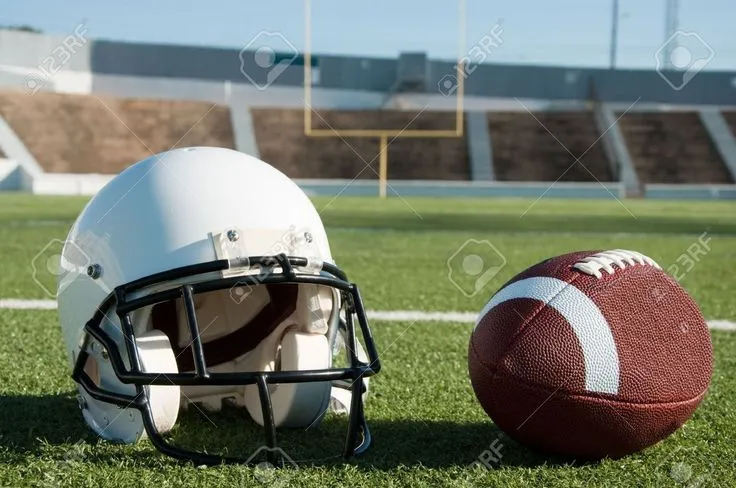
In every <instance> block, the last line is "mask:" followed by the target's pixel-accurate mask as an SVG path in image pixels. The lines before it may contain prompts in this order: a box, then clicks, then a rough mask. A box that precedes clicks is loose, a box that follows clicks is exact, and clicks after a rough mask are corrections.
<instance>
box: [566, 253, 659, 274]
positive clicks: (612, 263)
mask: <svg viewBox="0 0 736 488" xmlns="http://www.w3.org/2000/svg"><path fill="white" fill-rule="evenodd" d="M636 264H646V265H649V266H654V267H655V268H657V269H662V268H661V267H660V266H659V265H658V264H657V263H656V262H655V261H654V260H653V259H652V258H650V257H648V256H645V255H643V254H642V253H639V252H636V251H627V250H626V249H614V250H612V251H603V252H599V253H598V254H593V255H592V256H588V257H587V258H585V259H583V260H582V261H579V262H577V263H575V264H573V266H572V267H573V268H574V269H576V270H578V271H580V272H583V273H586V274H589V275H593V276H595V277H596V278H601V277H602V276H603V273H602V272H601V271H606V272H607V273H608V274H609V275H610V274H613V272H614V271H615V270H616V268H615V267H617V268H618V269H624V268H625V267H626V266H627V265H628V266H634V265H636Z"/></svg>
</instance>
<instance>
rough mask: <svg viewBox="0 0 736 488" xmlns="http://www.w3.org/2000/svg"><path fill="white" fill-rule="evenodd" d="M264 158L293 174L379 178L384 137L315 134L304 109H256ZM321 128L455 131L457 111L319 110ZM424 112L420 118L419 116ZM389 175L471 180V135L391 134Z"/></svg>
mask: <svg viewBox="0 0 736 488" xmlns="http://www.w3.org/2000/svg"><path fill="white" fill-rule="evenodd" d="M252 112H253V126H254V129H255V134H256V141H257V143H258V148H259V150H260V154H261V157H262V158H263V159H264V160H265V161H268V162H269V163H271V164H273V165H274V166H276V167H277V168H279V169H280V170H282V171H284V172H285V173H286V174H287V175H288V176H290V177H292V178H339V179H353V178H356V179H376V178H377V176H376V175H377V174H378V165H379V161H378V159H379V139H378V138H363V137H347V138H341V137H309V136H306V135H305V134H304V111H303V110H300V109H271V108H257V109H255V108H254V109H252ZM318 114H319V115H317V114H316V113H314V114H313V115H312V123H313V128H315V129H330V128H334V129H338V130H340V129H347V130H365V129H368V130H370V129H375V130H383V129H391V130H402V129H405V128H407V129H423V130H454V128H455V113H453V112H422V113H421V114H419V115H418V114H417V113H416V112H411V111H406V112H405V111H398V110H380V111H378V110H350V111H347V110H346V111H342V110H341V111H331V110H324V111H323V110H318ZM417 115H418V116H417ZM388 161H389V164H388V177H389V179H394V180H412V179H414V180H469V179H470V164H469V156H468V148H467V142H466V138H465V136H463V137H458V138H443V139H432V138H422V139H413V138H412V139H403V138H400V137H399V138H396V139H393V138H389V148H388Z"/></svg>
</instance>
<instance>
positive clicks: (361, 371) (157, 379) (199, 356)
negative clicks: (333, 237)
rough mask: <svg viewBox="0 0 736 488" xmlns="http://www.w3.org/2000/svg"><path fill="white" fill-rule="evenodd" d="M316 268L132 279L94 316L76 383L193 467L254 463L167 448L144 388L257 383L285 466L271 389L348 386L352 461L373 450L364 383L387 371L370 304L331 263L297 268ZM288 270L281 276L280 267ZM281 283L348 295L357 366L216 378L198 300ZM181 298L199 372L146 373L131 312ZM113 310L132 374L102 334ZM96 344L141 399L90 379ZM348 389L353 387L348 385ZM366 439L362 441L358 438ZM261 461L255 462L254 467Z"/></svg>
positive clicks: (271, 446) (269, 440) (292, 263)
mask: <svg viewBox="0 0 736 488" xmlns="http://www.w3.org/2000/svg"><path fill="white" fill-rule="evenodd" d="M308 265H310V263H309V262H308V260H307V259H306V258H300V257H287V256H286V255H283V254H281V255H278V256H255V257H250V258H238V259H235V260H217V261H212V262H209V263H203V264H197V265H192V266H186V267H182V268H177V269H173V270H170V271H165V272H163V273H157V274H154V275H151V276H149V277H146V278H141V279H139V280H135V281H132V282H130V283H128V284H125V285H121V286H119V287H117V288H115V290H113V292H112V293H111V294H110V295H109V296H108V297H107V298H106V299H105V301H104V302H103V303H102V304H101V306H100V307H99V308H98V310H97V312H96V313H95V315H94V317H92V319H91V320H90V321H89V322H87V323H86V324H85V326H84V330H85V333H86V335H85V338H84V341H83V345H82V347H81V350H80V353H79V356H78V357H77V360H76V363H75V366H74V371H73V373H72V378H73V379H74V381H75V382H77V383H78V384H80V385H81V386H82V387H83V388H84V389H85V391H86V392H87V393H88V394H89V395H90V396H91V397H92V398H94V399H95V400H99V401H102V402H107V403H111V404H114V405H117V406H119V407H121V408H135V409H137V410H138V411H140V413H141V417H142V420H143V425H144V427H145V429H146V432H147V434H148V437H149V438H150V440H151V442H152V443H153V444H154V446H156V448H157V449H159V450H160V451H161V452H163V453H164V454H167V455H169V456H172V457H175V458H178V459H183V460H188V461H192V462H194V463H196V464H208V465H212V464H222V463H244V462H247V461H248V460H246V459H240V458H230V457H224V456H217V455H211V454H204V453H199V452H194V451H188V450H184V449H180V448H178V447H176V446H173V445H171V444H169V443H167V442H166V440H165V439H164V438H163V436H162V435H161V434H160V433H159V432H158V431H157V429H156V427H155V424H154V420H153V413H152V411H151V407H150V404H149V398H148V395H147V393H146V390H145V388H144V386H147V385H164V386H170V385H178V386H205V385H210V386H221V385H250V384H256V385H257V386H258V392H259V398H260V402H261V408H262V412H263V419H264V429H265V431H266V444H267V452H266V453H267V456H268V461H269V462H270V463H272V464H274V465H283V463H284V459H281V455H280V453H282V452H283V451H281V450H280V449H279V448H278V445H277V442H276V426H275V424H274V420H273V410H272V404H271V394H270V391H269V388H268V387H269V385H270V384H278V383H302V382H315V381H329V382H332V383H333V384H335V385H341V386H342V387H346V386H347V387H348V389H349V390H350V391H351V394H352V396H351V406H350V412H349V419H348V431H347V437H346V440H345V446H344V449H343V456H344V457H345V458H349V457H351V456H353V455H360V454H362V453H363V452H365V451H366V450H367V449H368V447H369V446H370V444H371V435H370V431H369V429H368V426H367V424H366V421H365V416H364V412H363V393H364V391H365V386H364V383H363V381H362V380H363V378H365V377H370V376H373V375H374V374H376V373H378V372H379V371H380V368H381V365H380V362H379V359H378V353H377V352H376V347H375V343H374V342H373V337H372V334H371V331H370V329H369V327H368V322H367V319H366V315H365V310H364V308H363V301H362V299H361V297H360V293H359V291H358V288H357V286H356V285H355V284H353V283H349V282H348V281H347V277H346V276H345V274H344V273H343V272H342V271H341V270H340V269H339V268H337V267H336V266H334V265H332V264H330V263H321V267H322V268H321V269H322V271H323V273H321V274H319V275H313V274H305V273H299V272H297V270H296V269H295V268H298V267H306V266H308ZM253 266H259V267H260V268H261V273H260V274H258V275H238V276H233V277H228V278H217V279H211V280H208V281H200V282H196V283H190V284H183V285H180V286H177V287H174V288H171V289H167V290H164V291H159V292H155V293H151V294H149V295H145V296H143V297H141V298H130V294H132V293H134V292H136V291H140V290H141V289H144V288H146V287H149V286H152V285H157V284H161V283H165V282H168V281H172V280H181V279H183V278H187V277H192V276H195V275H201V274H205V273H212V272H218V271H223V270H227V269H232V268H235V267H253ZM275 267H278V268H281V271H280V272H275V271H274V268H275ZM279 283H289V284H295V283H296V284H298V283H310V284H318V285H326V286H331V287H333V288H336V289H337V290H339V292H340V294H341V297H342V300H341V302H342V306H343V307H345V308H344V310H345V323H344V324H343V325H344V327H345V332H346V337H345V340H346V349H347V351H348V359H349V363H350V366H349V367H346V368H333V369H323V370H302V371H260V372H258V371H253V372H241V373H211V372H209V371H208V369H207V362H206V359H205V355H204V351H203V345H202V341H201V338H200V330H199V326H198V324H197V317H196V313H195V308H194V298H193V297H194V295H195V294H197V293H205V292H208V291H214V290H220V289H225V288H230V287H232V286H235V285H249V286H255V285H267V284H279ZM177 298H181V299H183V302H184V304H185V309H186V317H187V323H188V326H189V331H190V334H191V339H192V343H191V346H192V352H193V355H194V366H195V370H194V372H193V373H175V374H174V373H171V374H159V373H145V372H143V371H142V367H141V360H140V357H139V355H138V350H137V348H136V347H134V346H133V345H134V344H135V333H134V327H133V323H132V320H131V315H130V314H131V313H132V312H133V311H135V310H138V309H140V308H142V307H146V306H151V305H155V304H156V303H161V302H164V301H167V300H173V299H177ZM112 307H114V310H115V312H116V314H117V316H118V317H119V319H120V324H121V329H122V331H121V332H122V334H123V337H124V339H125V346H126V350H127V354H128V361H129V364H130V368H127V367H126V365H125V362H124V361H123V358H122V356H121V353H120V350H119V349H118V346H117V344H116V343H115V342H114V341H113V339H112V338H111V337H110V336H109V335H108V334H107V333H106V332H105V331H104V330H103V329H102V322H103V319H104V318H105V313H104V311H105V310H110V309H111V308H112ZM353 316H356V317H357V319H358V326H359V327H360V331H361V334H362V336H363V339H364V342H365V347H366V352H367V354H368V363H363V362H361V361H360V360H359V359H358V356H357V350H358V349H357V347H358V346H357V338H356V334H355V324H354V321H353ZM91 339H94V340H96V341H98V342H99V343H101V344H102V346H103V347H104V348H105V349H106V350H107V351H108V354H109V360H110V363H111V366H112V368H113V370H114V371H115V374H116V376H117V378H118V379H119V380H120V381H121V382H122V383H125V384H133V385H135V387H136V394H135V395H126V394H121V393H116V392H111V391H108V390H104V389H102V388H100V387H99V386H97V385H96V384H95V383H94V381H92V379H91V378H90V376H89V375H88V374H87V373H86V372H85V371H84V366H85V364H86V362H87V358H88V357H89V353H88V352H87V349H88V345H89V342H90V340H91ZM348 385H349V386H348ZM359 434H360V441H359V439H358V437H359ZM254 462H255V461H254Z"/></svg>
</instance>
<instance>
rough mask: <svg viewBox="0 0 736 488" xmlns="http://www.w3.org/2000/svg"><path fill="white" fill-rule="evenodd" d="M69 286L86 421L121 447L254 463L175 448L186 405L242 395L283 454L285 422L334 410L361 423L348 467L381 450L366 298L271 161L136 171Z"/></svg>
mask: <svg viewBox="0 0 736 488" xmlns="http://www.w3.org/2000/svg"><path fill="white" fill-rule="evenodd" d="M57 292H58V293H57V301H58V313H59V319H60V323H61V328H62V332H63V337H64V341H65V344H66V349H67V352H68V356H69V360H70V362H71V367H72V370H73V373H72V377H73V379H74V381H75V382H76V383H77V384H78V390H79V404H80V408H81V410H82V415H83V417H84V420H85V421H86V423H87V424H88V425H89V426H90V427H91V428H92V430H94V431H95V432H96V433H97V434H99V435H100V436H101V437H103V438H105V439H108V440H112V441H118V442H123V443H133V442H136V441H137V440H138V439H140V438H142V437H144V436H147V437H148V438H150V440H151V442H152V443H153V444H154V445H155V446H156V447H157V448H158V449H159V450H160V451H162V452H164V453H165V454H168V455H171V456H174V457H177V458H181V459H188V460H192V461H194V462H195V463H197V464H219V463H222V462H243V461H248V460H247V459H240V458H230V457H226V456H221V455H219V454H218V455H214V454H208V453H204V452H195V451H192V450H188V449H182V448H181V447H179V446H175V445H173V444H172V443H171V442H169V441H168V440H167V438H166V437H167V436H166V435H165V434H166V433H167V432H169V431H170V430H172V428H174V426H175V424H176V421H177V416H178V414H179V411H180V409H181V408H183V407H186V406H188V405H190V404H192V403H195V404H198V405H204V406H205V407H207V408H209V409H214V410H217V409H219V408H220V407H221V403H222V402H223V400H227V402H229V403H234V404H235V405H236V406H238V407H242V408H244V409H246V410H247V411H248V413H249V414H250V416H251V417H252V419H253V420H254V421H255V422H256V423H258V424H260V425H261V426H263V427H264V429H265V434H266V435H265V438H266V446H267V447H268V448H269V453H271V454H273V453H276V452H278V451H279V450H280V449H278V448H277V440H276V429H277V428H278V427H301V428H308V427H310V426H312V425H315V424H317V423H319V422H320V420H321V419H322V418H323V416H324V414H325V411H326V410H328V409H329V408H330V407H331V408H332V409H333V410H337V411H342V412H343V413H347V415H349V417H348V422H347V425H348V427H347V430H348V432H347V437H346V440H345V446H344V449H343V450H342V453H343V455H344V456H345V457H349V456H351V455H354V454H360V453H362V452H364V451H365V450H366V449H367V448H368V446H369V445H370V443H371V435H370V431H369V429H368V426H367V424H366V421H365V418H364V411H363V401H364V396H365V393H366V392H367V389H368V377H370V376H372V375H373V374H375V373H377V372H378V371H379V369H380V363H379V360H378V355H377V353H376V349H375V345H374V342H373V339H372V336H371V332H370V329H369V326H368V322H367V319H366V315H365V310H364V307H363V302H362V300H361V297H360V293H359V292H358V288H357V287H356V285H355V284H353V283H351V282H349V281H348V280H347V277H346V276H345V274H344V273H343V272H342V271H341V270H340V269H339V268H338V267H337V266H336V265H335V263H334V262H333V260H332V256H331V254H330V246H329V243H328V240H327V235H326V233H325V229H324V227H323V225H322V221H321V219H320V217H319V215H318V214H317V211H316V209H315V208H314V206H313V205H312V203H311V201H310V200H309V198H308V197H307V196H306V195H305V194H304V192H303V191H302V190H301V189H300V188H299V187H298V186H297V185H296V184H295V183H294V182H292V181H291V180H290V179H289V178H288V177H287V176H285V175H284V174H283V173H281V172H280V171H278V170H277V169H275V168H274V167H272V166H270V165H269V164H267V163H265V162H263V161H260V160H259V159H257V158H254V157H251V156H248V155H245V154H242V153H239V152H236V151H233V150H229V149H221V148H210V147H192V148H183V149H175V150H171V151H168V152H165V153H161V154H158V155H155V156H153V157H150V158H148V159H145V160H143V161H141V162H138V163H136V164H134V165H132V166H130V167H129V168H127V169H126V170H125V171H123V172H122V173H120V174H119V175H118V176H116V177H115V178H113V179H112V180H111V181H110V182H109V183H108V184H107V185H106V186H105V187H104V188H102V189H101V190H100V191H99V193H97V194H96V195H95V196H94V197H93V198H92V199H91V200H90V201H89V203H88V204H87V206H86V207H85V208H84V210H83V211H82V213H81V214H80V215H79V217H78V218H77V220H76V222H75V223H74V225H73V227H72V228H71V230H70V232H69V236H68V238H67V240H66V242H65V245H64V248H63V251H62V257H61V273H60V276H59V280H58V290H57ZM358 332H359V333H360V337H359V334H358ZM361 338H362V339H361ZM361 341H362V343H363V344H364V346H363V345H361ZM338 349H344V350H345V351H346V357H345V358H344V359H343V361H342V362H343V364H345V366H344V367H337V366H336V364H337V363H336V362H335V363H334V364H333V360H334V359H335V355H334V353H335V351H337V350H338ZM275 461H276V462H278V459H276V460H275Z"/></svg>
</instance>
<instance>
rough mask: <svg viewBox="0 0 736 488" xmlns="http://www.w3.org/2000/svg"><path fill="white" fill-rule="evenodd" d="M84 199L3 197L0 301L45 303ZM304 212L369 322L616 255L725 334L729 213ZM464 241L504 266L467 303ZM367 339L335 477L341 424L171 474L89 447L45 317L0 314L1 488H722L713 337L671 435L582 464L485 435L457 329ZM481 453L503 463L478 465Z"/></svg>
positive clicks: (731, 348)
mask: <svg viewBox="0 0 736 488" xmlns="http://www.w3.org/2000/svg"><path fill="white" fill-rule="evenodd" d="M85 201H86V200H85V199H80V198H60V197H54V198H50V197H34V196H29V195H13V194H0V269H1V270H2V272H0V299H11V298H16V299H49V298H50V297H49V296H47V295H46V293H45V292H44V290H43V288H42V286H39V285H38V284H37V283H36V281H35V280H34V276H33V275H34V272H33V267H32V265H31V263H34V265H35V266H36V269H37V272H36V275H37V276H36V277H37V278H38V279H39V281H40V282H41V284H42V285H44V286H46V287H47V288H50V289H53V282H54V280H53V277H52V276H50V275H48V274H47V273H46V274H44V273H43V272H38V269H41V271H43V268H42V267H41V265H40V264H39V263H41V261H39V259H36V260H35V261H34V258H35V257H36V255H37V254H38V253H39V252H40V251H42V250H43V249H44V248H45V247H46V246H47V245H48V243H49V242H51V241H53V240H54V239H58V240H63V239H64V238H65V236H66V233H67V231H68V228H69V226H70V225H71V223H72V222H73V220H74V218H75V216H76V214H77V213H78V212H79V211H80V210H81V208H82V206H83V205H84V203H85ZM315 204H316V206H317V208H318V209H320V210H321V213H322V216H323V219H324V221H325V224H326V226H327V228H328V233H329V236H330V239H331V243H332V250H333V255H334V256H335V259H336V261H337V263H338V265H339V266H341V267H342V268H343V269H344V270H345V271H346V272H347V274H348V276H349V277H350V279H351V280H353V281H354V282H356V283H358V285H359V286H360V288H361V291H362V294H363V298H364V301H365V304H366V306H367V308H369V309H370V310H378V311H397V310H414V311H425V312H426V311H440V312H448V311H459V312H477V311H478V310H480V309H481V307H482V306H483V305H484V304H485V303H486V301H487V300H488V299H489V298H490V296H491V295H492V294H493V293H494V292H495V291H496V290H497V289H498V288H499V287H500V286H501V285H502V284H503V283H504V282H505V281H506V280H507V279H509V278H511V277H512V276H513V275H514V274H516V273H517V272H519V271H521V270H523V269H525V268H526V267H528V266H530V265H531V264H534V263H536V262H538V261H540V260H542V259H543V258H546V257H549V256H553V255H557V254H562V253H565V252H569V251H573V250H581V249H613V248H624V249H634V250H638V251H640V252H643V253H644V254H647V255H649V256H651V257H652V258H654V259H655V260H656V261H658V263H659V264H660V265H661V266H662V267H663V268H665V269H670V270H671V272H673V273H676V274H678V275H679V276H678V277H679V278H680V280H681V283H682V285H683V286H684V287H685V288H686V289H687V290H688V291H689V292H690V293H691V294H692V295H693V296H694V297H695V299H696V301H697V302H698V303H699V304H700V306H701V309H702V310H703V313H704V315H705V316H706V318H707V319H709V320H723V321H731V322H734V321H736V299H735V296H736V295H735V294H734V292H733V288H734V286H735V285H736V275H735V274H734V271H733V268H734V265H736V203H729V202H718V203H710V202H656V201H633V200H625V201H623V203H621V202H617V201H614V200H611V201H582V200H576V201H563V200H546V199H543V200H540V201H538V202H536V203H535V202H534V201H532V200H429V199H405V200H402V199H398V198H392V199H389V200H386V201H379V200H376V199H354V198H344V197H340V198H338V199H336V200H334V201H330V200H329V199H322V198H319V199H315ZM182 218H186V217H185V216H182ZM469 240H475V241H479V242H482V241H488V242H490V243H492V244H493V246H494V247H495V249H497V250H498V252H499V253H501V255H502V256H503V259H502V260H500V261H499V262H498V263H496V264H498V266H499V267H500V269H499V271H498V274H497V275H496V276H495V277H494V278H493V279H492V280H491V281H490V282H489V283H488V284H487V285H486V286H485V287H484V288H483V289H482V291H481V292H480V293H478V294H476V295H474V296H472V297H469V296H467V294H465V293H463V292H461V291H460V289H459V288H458V287H456V286H455V285H454V284H453V283H452V281H451V280H450V279H449V278H448V264H447V262H448V259H449V258H451V257H452V256H453V255H454V254H455V253H456V251H457V250H458V249H460V248H461V247H462V246H463V244H464V243H466V242H467V241H469ZM703 243H705V244H703ZM692 246H700V247H699V248H698V249H700V251H701V252H700V253H698V254H697V256H696V258H697V259H692V258H691V259H690V261H691V263H689V262H688V261H687V258H685V259H683V257H682V256H683V255H690V254H688V253H691V251H688V250H689V249H690V250H692V249H693V247H692ZM703 246H705V248H706V249H704V248H703ZM691 254H692V253H691ZM499 259H501V258H499ZM504 260H505V265H502V264H503V261H504ZM457 279H458V280H460V278H457ZM464 286H465V285H464V284H463V283H460V288H463V287H464ZM371 326H372V329H373V332H374V335H375V339H376V341H377V346H378V349H379V354H380V356H381V361H382V365H383V370H382V371H381V373H380V374H379V375H378V376H376V377H374V381H373V382H372V383H371V396H370V398H369V399H368V402H367V407H366V410H367V412H366V415H367V417H368V420H369V424H370V425H371V427H372V432H373V436H374V444H373V447H372V448H371V450H370V451H369V452H368V453H367V454H366V455H365V456H363V457H361V458H359V459H356V460H354V461H351V462H349V463H344V462H341V461H340V460H339V459H335V458H334V457H333V456H334V455H335V454H337V452H338V450H339V445H340V444H341V443H342V441H343V434H342V432H343V431H342V430H340V428H341V427H342V425H341V419H335V418H329V419H328V420H327V421H326V422H325V424H324V425H323V426H322V427H321V428H319V429H317V430H310V431H307V432H296V433H293V432H289V433H287V434H286V435H285V436H284V439H285V444H284V450H285V452H287V454H288V455H289V456H290V457H292V458H293V459H294V460H295V462H296V465H295V466H291V467H290V468H287V469H284V470H279V471H277V472H271V471H267V472H266V471H263V470H259V469H256V468H252V467H243V466H222V467H209V468H206V469H205V468H201V467H197V466H193V465H190V464H182V463H180V462H177V461H175V460H173V459H170V458H168V457H165V456H163V455H160V454H159V453H158V451H156V450H155V448H153V447H152V446H151V445H150V444H149V443H148V441H142V442H141V443H139V444H137V445H135V446H119V445H112V444H109V443H105V442H101V441H98V440H97V439H96V438H95V436H94V435H92V434H90V433H89V432H88V430H87V429H86V427H85V425H84V424H83V421H82V419H81V415H80V413H79V410H78V408H77V403H76V399H75V385H74V384H73V382H72V381H71V379H70V378H69V369H68V365H67V361H66V357H65V352H64V350H63V348H62V341H61V334H60V331H59V327H58V323H57V318H56V313H55V311H53V310H35V309H34V310H18V309H1V310H0V333H1V334H2V337H3V340H2V341H0V486H8V487H16V486H49V487H61V486H74V487H81V486H90V487H99V486H130V487H140V486H157V487H165V486H172V487H174V486H177V487H178V486H218V487H220V486H221V487H241V486H309V487H311V486H314V487H317V486H319V487H322V486H340V487H346V486H381V487H384V486H385V487H388V486H513V487H521V486H524V487H526V486H528V487H543V486H579V487H590V486H644V487H648V486H652V487H654V486H657V487H659V486H673V487H674V486H690V487H695V486H714V487H727V486H736V481H734V480H735V479H736V331H734V332H730V331H726V330H713V331H712V337H713V343H714V352H715V370H714V375H713V381H712V385H711V388H710V390H709V394H708V395H707V397H706V398H705V400H704V402H703V403H702V404H701V406H700V408H699V409H698V410H697V411H696V412H695V414H694V416H693V418H692V419H691V420H690V421H689V422H688V423H687V424H685V426H684V427H683V428H681V429H680V430H678V431H677V432H676V433H675V434H673V435H672V436H671V437H670V438H668V439H666V440H665V441H663V442H661V443H660V444H658V445H656V446H653V447H651V448H649V449H646V450H645V451H643V452H640V453H637V454H634V455H631V456H628V457H626V458H623V459H620V460H615V461H614V460H603V461H600V462H595V463H583V462H579V461H576V460H574V459H562V458H558V457H553V456H549V455H545V454H540V453H536V452H533V451H531V450H529V449H527V448H525V447H524V446H521V445H519V444H517V443H515V442H514V441H512V440H511V439H509V438H508V437H506V436H505V435H504V434H503V433H502V432H500V431H499V430H498V429H497V428H496V427H494V425H493V424H492V422H491V421H490V420H489V419H488V418H487V417H486V415H485V414H484V412H483V410H482V409H481V408H480V406H479V405H478V403H477V401H476V400H475V397H474V395H473V392H472V389H471V386H470V382H469V379H468V375H467V356H466V354H467V343H468V338H469V334H470V331H471V328H472V324H471V323H469V322H457V323H452V322H446V321H442V322H439V321H436V322H430V321H415V322H413V321H403V322H401V321H381V320H372V321H371ZM259 435H260V432H259V430H258V429H257V428H256V427H255V426H254V424H253V422H252V421H251V420H250V419H249V418H248V415H247V413H245V412H241V411H237V410H225V411H223V412H221V413H219V414H207V416H206V418H205V415H204V414H201V413H199V412H197V411H189V412H187V413H186V414H185V415H183V416H182V417H181V418H180V425H177V427H176V429H175V432H174V433H173V437H174V438H175V439H177V441H181V442H185V443H191V444H195V445H199V444H200V443H201V444H202V445H208V444H209V443H210V442H211V443H214V442H219V443H220V446H222V447H225V448H227V449H231V450H242V451H243V452H248V450H254V449H257V448H258V446H259V445H260V444H261V442H262V438H261V437H259ZM491 446H495V447H494V448H495V449H496V450H497V451H498V453H500V462H497V463H489V464H491V467H490V468H487V467H482V466H479V463H475V461H477V460H478V459H479V457H481V456H483V455H484V454H483V453H484V451H486V450H488V449H489V448H490V447H491ZM481 464H482V463H481Z"/></svg>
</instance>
